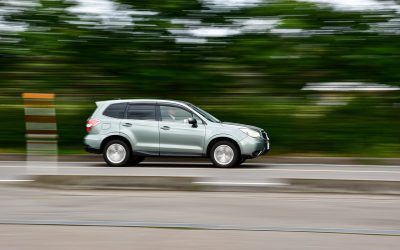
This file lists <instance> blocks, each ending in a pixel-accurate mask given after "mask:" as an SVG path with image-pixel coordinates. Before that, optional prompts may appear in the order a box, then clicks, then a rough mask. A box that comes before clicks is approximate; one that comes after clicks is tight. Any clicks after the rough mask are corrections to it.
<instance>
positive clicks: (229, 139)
mask: <svg viewBox="0 0 400 250" xmlns="http://www.w3.org/2000/svg"><path fill="white" fill-rule="evenodd" d="M220 141H229V142H232V143H233V144H234V145H235V146H236V148H237V150H238V151H239V156H240V157H241V156H242V149H241V148H240V145H239V143H238V142H237V141H236V140H235V139H233V138H232V137H228V136H225V135H221V136H217V137H214V138H212V139H211V140H210V142H209V143H208V145H207V150H206V157H210V151H211V148H212V147H213V146H214V145H215V143H217V142H220Z"/></svg>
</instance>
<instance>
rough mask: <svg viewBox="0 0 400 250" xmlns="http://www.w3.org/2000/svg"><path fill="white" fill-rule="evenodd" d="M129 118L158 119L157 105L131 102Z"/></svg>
mask: <svg viewBox="0 0 400 250" xmlns="http://www.w3.org/2000/svg"><path fill="white" fill-rule="evenodd" d="M127 119H132V120H150V121H155V120H156V106H155V105H143V104H142V105H141V104H130V105H129V106H128V112H127Z"/></svg>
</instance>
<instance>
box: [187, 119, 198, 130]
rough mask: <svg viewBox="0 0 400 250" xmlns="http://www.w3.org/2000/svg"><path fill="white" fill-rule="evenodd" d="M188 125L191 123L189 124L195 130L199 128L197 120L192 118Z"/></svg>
mask: <svg viewBox="0 0 400 250" xmlns="http://www.w3.org/2000/svg"><path fill="white" fill-rule="evenodd" d="M188 123H189V124H192V127H193V128H197V120H196V119H195V118H193V117H190V118H189V119H188Z"/></svg>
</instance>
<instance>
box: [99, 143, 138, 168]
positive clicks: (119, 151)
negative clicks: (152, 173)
mask: <svg viewBox="0 0 400 250" xmlns="http://www.w3.org/2000/svg"><path fill="white" fill-rule="evenodd" d="M103 158H104V161H105V162H106V163H107V164H108V166H110V167H125V166H127V165H128V164H129V161H130V159H131V149H130V147H129V146H128V144H126V143H125V142H124V141H121V140H112V141H110V142H108V143H107V144H106V146H105V147H104V149H103Z"/></svg>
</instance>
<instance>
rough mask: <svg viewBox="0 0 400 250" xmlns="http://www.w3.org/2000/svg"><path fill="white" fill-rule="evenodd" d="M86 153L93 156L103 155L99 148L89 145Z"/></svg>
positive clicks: (86, 147)
mask: <svg viewBox="0 0 400 250" xmlns="http://www.w3.org/2000/svg"><path fill="white" fill-rule="evenodd" d="M85 151H86V152H88V153H92V154H101V150H100V149H98V148H92V147H90V146H88V145H85Z"/></svg>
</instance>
